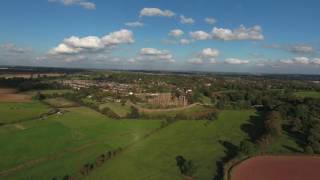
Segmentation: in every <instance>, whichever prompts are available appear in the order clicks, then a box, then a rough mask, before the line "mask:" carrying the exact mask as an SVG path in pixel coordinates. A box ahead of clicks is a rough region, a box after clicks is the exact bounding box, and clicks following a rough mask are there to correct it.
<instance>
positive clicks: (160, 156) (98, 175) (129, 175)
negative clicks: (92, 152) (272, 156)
mask: <svg viewBox="0 0 320 180" xmlns="http://www.w3.org/2000/svg"><path fill="white" fill-rule="evenodd" d="M250 116H255V112H254V111H250V110H249V111H245V110H244V111H223V112H221V113H220V115H219V119H218V120H217V121H215V122H212V123H210V124H209V125H207V126H206V125H205V121H178V122H176V123H175V124H172V125H170V126H169V127H167V128H165V129H163V130H161V131H160V132H158V133H157V134H154V135H153V136H151V137H150V138H148V139H146V140H143V141H141V142H139V143H138V144H136V145H135V146H133V147H132V148H130V149H128V150H127V151H125V152H123V153H122V154H120V155H119V156H118V157H116V158H115V159H112V160H111V161H110V162H107V163H106V164H105V165H104V166H102V167H101V168H99V169H97V170H96V171H94V172H93V173H92V174H90V175H89V176H88V178H87V179H104V178H106V177H107V178H108V179H113V180H122V179H132V180H134V179H137V180H138V179H139V180H144V179H159V180H160V179H172V180H174V179H185V178H184V177H183V176H181V175H180V173H179V171H178V168H177V166H176V162H175V157H176V156H177V155H183V156H184V157H185V158H187V159H191V160H192V161H193V162H194V163H195V165H196V167H197V170H196V174H195V179H212V178H213V177H214V175H215V173H216V168H217V167H216V162H217V161H219V160H220V159H221V158H223V157H224V156H225V155H226V147H224V146H223V145H222V144H221V143H220V141H225V142H228V143H230V144H233V145H235V146H238V145H239V143H240V141H241V140H243V139H246V138H248V136H247V134H246V133H245V132H243V131H242V130H241V125H243V124H245V123H247V122H248V120H249V118H250ZM124 172H125V173H124Z"/></svg>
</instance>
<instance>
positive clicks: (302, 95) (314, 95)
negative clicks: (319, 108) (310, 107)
mask: <svg viewBox="0 0 320 180" xmlns="http://www.w3.org/2000/svg"><path fill="white" fill-rule="evenodd" d="M294 94H295V96H297V97H299V98H307V97H308V98H320V92H317V91H300V92H296V93H294Z"/></svg>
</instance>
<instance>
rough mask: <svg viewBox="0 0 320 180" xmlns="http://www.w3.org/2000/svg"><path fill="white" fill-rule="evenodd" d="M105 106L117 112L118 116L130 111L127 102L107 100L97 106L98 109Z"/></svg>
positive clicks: (123, 115)
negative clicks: (123, 103)
mask: <svg viewBox="0 0 320 180" xmlns="http://www.w3.org/2000/svg"><path fill="white" fill-rule="evenodd" d="M105 107H108V108H110V109H111V110H112V111H113V112H115V113H116V114H118V115H119V116H120V117H125V116H126V115H127V114H128V113H130V106H129V105H127V104H125V105H122V104H121V103H116V102H109V103H105V104H101V105H100V106H99V108H100V109H103V108H105Z"/></svg>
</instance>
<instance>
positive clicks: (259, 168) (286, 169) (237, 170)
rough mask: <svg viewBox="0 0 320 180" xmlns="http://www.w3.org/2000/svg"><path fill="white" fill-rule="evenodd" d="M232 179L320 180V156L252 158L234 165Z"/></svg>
mask: <svg viewBox="0 0 320 180" xmlns="http://www.w3.org/2000/svg"><path fill="white" fill-rule="evenodd" d="M232 180H320V157H307V156H261V157H255V158H251V159H248V160H246V161H244V162H242V163H241V164H239V165H237V166H236V167H234V169H233V170H232Z"/></svg>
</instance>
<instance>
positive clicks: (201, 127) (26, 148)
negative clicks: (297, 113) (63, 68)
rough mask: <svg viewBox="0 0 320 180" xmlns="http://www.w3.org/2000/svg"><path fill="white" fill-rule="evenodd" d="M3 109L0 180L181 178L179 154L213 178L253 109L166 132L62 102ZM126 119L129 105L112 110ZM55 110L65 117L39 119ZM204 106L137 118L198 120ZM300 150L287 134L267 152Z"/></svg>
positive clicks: (157, 123) (200, 175)
mask: <svg viewBox="0 0 320 180" xmlns="http://www.w3.org/2000/svg"><path fill="white" fill-rule="evenodd" d="M50 93H51V92H50ZM45 102H46V104H48V105H45V104H43V103H41V102H38V101H31V102H15V103H13V102H1V103H0V113H1V117H0V123H2V126H0V143H1V144H5V146H2V148H1V149H0V154H1V158H0V179H43V178H44V177H45V179H54V178H56V179H62V178H63V177H64V176H65V175H66V174H69V175H73V176H75V177H76V178H80V179H82V178H84V179H105V178H106V177H107V178H108V179H113V180H117V179H118V180H122V179H133V180H134V179H136V180H140V179H154V180H158V179H159V180H160V179H185V178H186V177H185V176H183V175H181V173H180V172H179V169H178V167H177V165H176V161H175V157H176V156H178V155H182V156H183V157H185V158H187V159H188V160H192V162H193V163H194V165H195V172H194V175H193V177H194V178H195V179H212V178H213V177H215V176H216V175H217V174H218V171H219V169H218V164H217V163H218V162H220V161H221V160H222V159H223V158H225V157H226V156H228V153H230V150H232V149H233V148H238V147H239V144H240V142H241V141H243V140H246V139H250V135H249V134H247V132H246V131H245V130H244V127H245V126H250V125H251V123H252V119H256V118H259V117H258V114H257V113H256V112H255V110H224V111H221V112H220V113H219V116H218V119H217V120H214V121H211V122H209V121H205V120H200V121H199V120H188V121H176V122H174V123H173V124H170V125H169V126H166V127H164V126H163V122H164V120H152V121H150V120H142V119H139V120H132V119H131V120H126V119H121V120H112V119H110V118H108V117H106V116H105V115H103V114H100V113H99V112H97V111H94V110H92V109H90V108H87V107H82V106H78V107H70V106H74V105H75V104H74V103H73V102H71V101H68V100H65V99H63V98H54V99H46V101H45ZM102 106H106V107H109V108H110V109H112V110H113V111H115V112H116V113H117V114H119V115H121V116H123V117H124V116H125V115H126V114H127V113H128V112H129V110H130V109H129V107H130V106H129V105H125V106H122V105H121V104H115V103H109V104H104V105H102ZM52 107H58V108H60V110H61V112H62V113H56V114H51V115H48V116H47V117H46V118H44V119H43V118H39V117H40V116H41V114H43V113H46V112H48V111H50V110H51V109H52ZM206 108H209V107H208V106H202V105H198V104H195V105H192V106H190V107H187V108H184V109H177V110H176V111H175V110H174V109H171V110H170V111H166V110H164V111H151V110H150V111H141V110H140V111H141V112H143V113H145V114H147V115H149V116H153V117H161V116H163V114H165V116H166V117H174V116H175V115H177V114H178V113H183V114H197V113H199V112H201V111H205V110H206ZM119 148H125V149H124V150H123V151H122V152H121V153H120V154H118V155H117V156H115V157H114V158H112V159H109V160H108V161H107V162H106V163H104V164H103V165H102V166H100V167H97V168H95V169H94V171H92V172H90V173H89V174H88V175H86V176H80V175H79V170H80V169H81V168H82V167H83V165H84V164H86V163H90V162H95V160H96V158H97V157H98V156H100V155H101V154H102V153H105V152H107V151H112V150H116V149H119ZM294 151H302V150H301V149H300V147H299V146H298V145H297V142H295V141H294V140H293V139H292V138H291V137H290V135H288V134H286V133H284V135H283V136H282V137H281V138H280V139H279V140H277V141H276V142H274V143H273V144H272V145H270V146H269V147H267V148H266V152H268V153H274V152H276V153H279V152H280V153H292V152H294Z"/></svg>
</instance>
